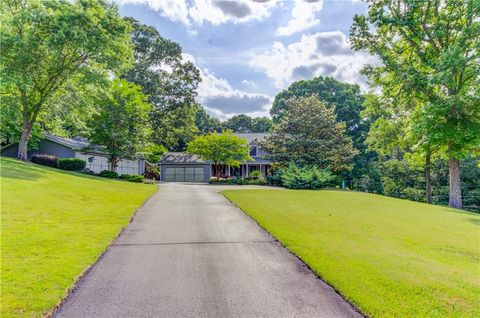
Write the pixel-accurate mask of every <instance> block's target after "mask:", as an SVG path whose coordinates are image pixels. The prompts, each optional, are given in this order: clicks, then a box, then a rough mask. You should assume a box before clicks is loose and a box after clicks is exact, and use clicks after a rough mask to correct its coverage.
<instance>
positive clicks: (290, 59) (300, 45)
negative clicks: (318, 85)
mask: <svg viewBox="0 0 480 318" xmlns="http://www.w3.org/2000/svg"><path fill="white" fill-rule="evenodd" d="M372 61H373V58H372V57H371V56H369V55H368V54H366V53H361V52H354V51H352V50H351V49H350V46H349V44H348V41H347V37H346V36H345V34H343V33H342V32H340V31H334V32H319V33H315V34H311V35H303V36H302V38H301V39H300V41H298V42H294V43H292V44H289V45H288V46H285V45H284V44H282V43H281V42H275V43H274V44H273V46H272V48H271V49H270V50H268V51H266V52H264V53H263V54H261V55H257V56H255V57H253V58H252V59H251V60H250V65H251V66H253V67H255V68H256V69H258V70H262V71H264V72H265V73H266V75H267V76H268V77H269V78H271V79H272V80H273V82H274V85H275V86H276V87H278V88H284V87H286V86H288V85H289V84H291V83H292V82H293V81H297V80H301V79H311V78H313V77H315V76H319V75H323V76H332V77H334V78H336V79H337V80H339V81H343V82H348V83H356V84H359V85H360V86H362V87H363V88H365V87H366V84H365V80H364V78H363V77H362V76H361V75H360V70H361V69H362V67H363V65H364V64H366V63H369V62H372Z"/></svg>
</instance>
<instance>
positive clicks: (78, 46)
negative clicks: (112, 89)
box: [0, 0, 132, 160]
mask: <svg viewBox="0 0 480 318" xmlns="http://www.w3.org/2000/svg"><path fill="white" fill-rule="evenodd" d="M0 10H1V17H0V18H1V20H2V25H1V28H0V41H1V43H2V54H0V61H1V63H0V64H1V68H0V74H1V81H0V82H1V93H2V95H8V96H11V97H13V99H12V104H13V105H14V106H15V107H18V108H19V109H20V111H21V114H22V133H21V136H20V140H19V147H18V158H19V159H21V160H27V143H28V140H29V138H30V136H31V132H32V129H33V127H34V124H35V123H36V121H37V119H38V115H39V114H40V112H41V111H43V110H45V109H46V108H47V107H48V105H49V102H50V99H51V97H52V96H53V95H54V94H55V93H56V92H58V90H59V89H61V88H62V87H63V86H64V85H65V84H66V83H68V82H69V80H71V79H72V78H75V77H77V76H78V75H79V74H84V75H86V76H88V77H89V78H94V77H95V75H99V74H101V75H107V70H108V71H111V72H115V71H117V70H119V69H121V68H122V67H123V66H125V65H128V64H129V61H130V60H131V55H132V51H131V48H130V45H129V40H128V35H129V24H128V23H127V22H125V21H124V20H123V19H122V18H121V17H120V16H119V14H118V11H117V8H116V7H115V6H113V5H110V4H108V3H107V2H105V1H101V0H78V1H75V2H73V3H72V2H71V1H66V0H45V1H34V0H2V2H1V9H0Z"/></svg>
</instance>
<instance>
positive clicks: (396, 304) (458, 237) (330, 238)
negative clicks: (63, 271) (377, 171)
mask: <svg viewBox="0 0 480 318" xmlns="http://www.w3.org/2000/svg"><path fill="white" fill-rule="evenodd" d="M223 193H224V194H225V195H226V197H227V198H228V199H230V200H232V201H233V202H234V203H235V204H236V205H237V206H239V207H240V208H241V209H242V210H243V211H245V213H247V214H248V215H249V216H251V217H252V218H253V219H254V220H256V221H257V222H258V223H259V224H260V226H261V227H263V228H265V229H266V230H267V231H269V232H270V233H271V234H272V235H273V236H274V237H275V238H277V239H278V240H279V241H280V242H281V244H282V245H283V246H285V247H286V248H288V249H289V250H290V251H291V252H292V253H293V254H295V255H297V256H298V257H300V258H301V259H302V260H303V261H304V262H305V263H306V264H308V265H309V266H310V267H311V268H312V269H313V271H314V272H315V273H316V274H317V275H319V276H320V277H322V279H324V280H325V281H326V282H328V283H329V284H330V285H332V286H333V287H334V288H335V290H337V291H338V292H339V293H340V294H341V295H342V296H344V297H345V298H346V299H349V301H350V302H352V303H353V304H354V305H355V306H356V307H357V308H359V309H360V310H361V312H362V313H363V314H365V315H366V316H368V317H476V316H478V315H479V314H480V306H479V304H478V289H479V287H480V282H479V281H478V280H477V279H475V278H474V277H477V273H478V259H479V258H480V250H479V249H478V223H479V222H480V215H478V214H475V213H469V212H465V211H460V210H456V209H449V208H445V207H439V206H432V205H427V204H423V203H416V202H411V201H407V200H399V199H394V198H389V197H385V196H380V195H374V194H367V193H360V192H350V191H326V190H322V191H304V190H295V191H293V190H267V189H265V190H241V191H236V190H231V191H224V192H223ZM339 268H341V269H342V270H339ZM459 273H462V274H459ZM366 284H367V285H366ZM365 288H368V293H365ZM447 303H448V304H449V305H448V306H445V304H447Z"/></svg>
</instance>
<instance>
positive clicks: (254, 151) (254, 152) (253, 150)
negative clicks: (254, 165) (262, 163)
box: [250, 146, 258, 157]
mask: <svg viewBox="0 0 480 318" xmlns="http://www.w3.org/2000/svg"><path fill="white" fill-rule="evenodd" d="M257 155H258V154H257V146H251V147H250V156H252V157H256V156H257Z"/></svg>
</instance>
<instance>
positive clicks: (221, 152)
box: [187, 130, 252, 177]
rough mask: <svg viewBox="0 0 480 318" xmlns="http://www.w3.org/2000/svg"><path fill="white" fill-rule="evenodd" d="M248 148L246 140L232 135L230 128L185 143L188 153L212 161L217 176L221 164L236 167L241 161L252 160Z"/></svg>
mask: <svg viewBox="0 0 480 318" xmlns="http://www.w3.org/2000/svg"><path fill="white" fill-rule="evenodd" d="M249 149H250V146H249V144H248V141H247V140H245V139H243V138H240V137H237V136H235V135H233V133H232V131H231V130H225V131H224V132H223V133H221V134H219V133H210V134H208V135H203V136H197V137H195V138H194V139H193V140H192V141H191V142H190V143H188V145H187V152H188V153H191V154H196V155H198V156H199V157H200V158H202V159H203V160H210V161H212V162H213V164H214V166H215V175H216V176H217V177H218V176H219V175H220V173H221V165H230V166H232V167H238V166H240V163H241V162H242V161H246V160H252V159H251V157H250V156H249V154H248V153H249Z"/></svg>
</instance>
